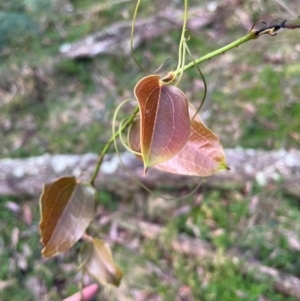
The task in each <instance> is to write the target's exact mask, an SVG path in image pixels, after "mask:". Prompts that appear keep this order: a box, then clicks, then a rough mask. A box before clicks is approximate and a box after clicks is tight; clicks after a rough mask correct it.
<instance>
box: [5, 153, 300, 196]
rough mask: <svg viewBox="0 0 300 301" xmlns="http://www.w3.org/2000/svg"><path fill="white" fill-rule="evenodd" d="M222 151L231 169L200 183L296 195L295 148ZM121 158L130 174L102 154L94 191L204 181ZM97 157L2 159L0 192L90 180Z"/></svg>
mask: <svg viewBox="0 0 300 301" xmlns="http://www.w3.org/2000/svg"><path fill="white" fill-rule="evenodd" d="M225 153H226V157H227V163H228V165H229V167H230V168H231V169H230V170H229V171H224V172H221V173H218V174H215V175H213V176H211V177H209V178H207V179H206V180H205V181H203V185H206V186H208V187H213V188H219V189H243V188H245V187H246V185H248V183H257V184H258V185H261V186H268V188H270V189H272V188H274V189H282V190H283V191H285V192H286V193H289V194H292V195H294V196H300V151H298V150H290V151H285V150H279V151H270V152H267V151H256V150H243V149H228V150H226V151H225ZM121 158H122V160H123V162H124V164H125V165H126V166H127V168H128V169H129V170H130V171H131V174H129V173H128V172H127V171H126V170H124V169H123V168H122V165H121V164H120V162H119V159H118V156H116V155H107V156H106V158H105V160H104V162H103V164H102V166H101V170H100V173H99V175H98V178H97V180H96V187H97V188H98V189H105V190H108V191H111V192H113V193H115V194H117V195H122V196H123V197H125V196H126V195H131V194H132V192H134V191H136V190H137V189H140V186H139V184H138V182H137V181H136V179H133V178H132V175H134V176H135V177H136V178H137V179H138V180H139V181H141V182H142V183H143V184H144V185H147V186H148V187H150V188H151V189H153V188H156V189H163V188H165V187H173V188H175V189H183V188H187V187H193V186H194V185H197V184H198V183H199V181H202V180H203V179H201V178H199V177H190V176H179V175H174V174H170V173H164V172H161V171H158V170H156V169H154V168H152V169H150V170H149V171H148V172H147V175H146V177H144V176H143V166H142V162H141V161H139V160H138V159H136V158H135V157H134V156H133V155H132V154H130V153H127V152H126V153H123V154H122V155H121ZM96 161H97V155H95V154H86V155H49V154H45V155H42V156H39V157H32V158H27V159H1V160H0V195H13V196H20V195H30V196H37V195H39V194H40V193H41V190H42V186H43V184H45V183H47V182H50V181H53V180H54V179H56V178H58V177H61V176H66V175H74V176H76V177H78V178H80V180H82V181H89V179H90V177H91V174H92V172H93V169H94V167H95V164H96Z"/></svg>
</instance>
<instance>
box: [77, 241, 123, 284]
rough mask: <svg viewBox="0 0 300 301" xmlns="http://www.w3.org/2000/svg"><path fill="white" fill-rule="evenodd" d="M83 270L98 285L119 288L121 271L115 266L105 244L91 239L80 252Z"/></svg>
mask: <svg viewBox="0 0 300 301" xmlns="http://www.w3.org/2000/svg"><path fill="white" fill-rule="evenodd" d="M82 261H83V267H82V268H83V270H84V271H85V272H87V273H89V274H90V275H91V276H92V277H94V278H95V279H96V280H97V281H98V282H99V283H100V284H103V285H106V284H113V285H115V286H119V285H120V282H121V279H122V276H123V274H122V272H121V270H120V269H119V268H118V267H117V266H116V265H115V263H114V260H113V257H112V254H111V250H110V247H109V245H108V243H107V242H105V241H104V240H102V239H98V238H91V239H90V241H89V242H87V245H86V246H85V248H84V249H83V252H82Z"/></svg>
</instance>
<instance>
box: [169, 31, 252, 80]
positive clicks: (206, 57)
mask: <svg viewBox="0 0 300 301" xmlns="http://www.w3.org/2000/svg"><path fill="white" fill-rule="evenodd" d="M256 38H257V35H255V34H254V33H253V32H249V33H248V34H247V35H245V36H243V37H242V38H240V39H238V40H236V41H234V42H232V43H230V44H228V45H226V46H224V47H221V48H219V49H217V50H215V51H213V52H210V53H208V54H206V55H204V56H202V57H200V58H199V59H197V60H195V61H193V62H190V63H189V64H187V65H185V66H183V67H182V68H179V69H177V70H176V71H174V72H173V73H172V75H173V76H174V77H176V76H177V75H178V74H180V73H181V72H184V71H186V70H188V69H190V68H192V67H194V66H195V65H198V64H200V63H202V62H204V61H207V60H209V59H211V58H213V57H215V56H217V55H220V54H223V53H225V52H226V51H228V50H230V49H232V48H235V47H238V46H239V45H241V44H243V43H246V42H248V41H250V40H254V39H256Z"/></svg>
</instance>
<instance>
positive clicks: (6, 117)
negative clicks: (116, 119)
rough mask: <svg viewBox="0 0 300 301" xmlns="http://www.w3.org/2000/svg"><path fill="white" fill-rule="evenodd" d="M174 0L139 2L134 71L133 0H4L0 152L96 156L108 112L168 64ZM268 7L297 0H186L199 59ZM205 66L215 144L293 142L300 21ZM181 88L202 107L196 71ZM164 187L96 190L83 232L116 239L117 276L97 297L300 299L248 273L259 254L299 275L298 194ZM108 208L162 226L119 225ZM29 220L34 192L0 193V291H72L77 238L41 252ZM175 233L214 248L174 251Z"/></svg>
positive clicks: (179, 6) (263, 146) (15, 294)
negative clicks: (58, 251)
mask: <svg viewBox="0 0 300 301" xmlns="http://www.w3.org/2000/svg"><path fill="white" fill-rule="evenodd" d="M182 2H183V1H179V0H173V1H172V0H153V1H142V3H141V7H140V11H139V14H138V19H137V24H136V34H135V39H134V46H135V55H136V57H137V59H138V61H139V62H140V64H141V65H142V66H143V67H144V68H145V69H146V70H149V72H143V71H141V70H140V69H139V67H138V66H137V65H136V63H135V62H134V60H133V58H132V56H131V54H130V50H129V41H130V30H131V28H130V25H131V21H132V16H133V11H134V7H135V1H129V0H113V1H108V0H98V1H96V0H22V1H20V0H10V1H6V0H0V159H5V158H12V159H14V158H28V157H34V156H39V155H43V154H45V153H49V154H51V155H54V154H85V153H90V152H91V153H98V152H99V151H100V150H101V148H102V147H103V145H104V144H105V143H106V141H107V139H108V138H109V137H110V136H111V130H110V129H111V119H112V116H113V112H114V109H115V108H116V107H117V106H118V105H119V104H120V103H121V101H122V100H124V99H128V98H133V88H134V86H135V84H136V83H137V82H138V81H139V79H140V78H141V77H143V76H145V75H147V74H149V73H150V72H153V71H154V70H156V69H157V68H158V67H159V66H160V65H161V64H162V63H164V65H163V67H162V69H161V70H160V71H159V73H160V74H162V75H165V74H166V73H167V72H168V71H169V70H172V69H174V68H175V67H176V65H177V59H178V57H177V51H178V42H179V39H180V35H181V31H180V26H181V21H182V13H183V3H182ZM267 14H275V15H277V16H280V17H282V18H287V19H294V18H297V16H298V15H300V7H299V2H298V0H289V1H285V0H265V1H263V0H247V1H243V0H216V1H203V0H197V1H196V0H193V1H192V0H191V1H189V24H188V28H189V29H190V36H191V39H190V41H189V44H188V45H189V47H190V50H191V52H192V54H193V56H194V58H198V57H200V56H202V55H205V54H206V53H208V52H210V51H213V50H215V49H218V48H220V47H221V46H224V45H226V44H227V43H230V42H231V41H234V40H235V39H237V38H239V37H242V36H243V35H245V34H246V33H247V32H248V31H249V30H250V29H251V27H252V25H253V24H254V23H255V22H256V21H257V20H259V19H260V18H261V17H262V16H264V15H267ZM299 22H300V21H299ZM200 67H201V70H202V72H203V74H204V75H205V78H206V81H207V84H208V94H207V99H206V102H205V105H204V108H203V110H202V112H201V116H202V118H203V120H204V121H205V123H206V124H207V126H209V127H210V128H211V129H212V130H213V131H214V132H215V133H216V134H217V135H218V136H219V138H220V140H221V143H222V145H223V146H224V148H236V147H239V148H242V149H255V150H265V151H270V152H272V151H276V150H281V149H284V150H287V151H292V150H299V148H300V102H299V98H300V29H295V30H285V31H283V32H281V33H279V34H278V35H277V36H275V37H271V36H262V37H260V38H259V39H257V40H254V41H251V42H249V43H246V44H243V45H241V46H239V47H238V48H236V49H233V50H231V51H230V52H228V53H225V54H223V55H220V56H218V57H216V58H214V59H211V60H210V61H207V62H205V63H203V64H201V66H200ZM179 87H180V89H182V90H183V91H184V93H185V94H186V95H187V97H188V99H189V101H191V102H192V103H193V104H194V105H195V106H197V105H199V103H200V101H201V99H202V96H203V91H204V85H203V82H202V80H201V78H200V76H199V74H198V72H197V70H196V69H195V70H189V71H188V72H186V73H185V74H184V76H183V78H182V80H181V83H180V85H179ZM134 106H135V102H134V101H132V103H130V105H128V106H125V108H124V110H123V112H122V113H120V115H121V117H120V118H122V116H123V117H125V116H128V115H129V114H130V113H131V111H132V110H133V108H134ZM112 151H113V150H112ZM257 160H259V158H257ZM0 162H1V161H0ZM295 185H300V183H296V182H295ZM191 189H192V188H191V187H186V188H182V189H180V190H179V191H177V192H176V196H182V195H185V194H187V193H188V192H189V191H190V190H191ZM173 190H174V189H173V188H172V187H166V188H165V189H164V190H163V191H157V196H155V195H154V196H153V195H148V194H146V193H145V192H143V191H142V190H138V191H136V192H134V193H133V194H132V195H131V196H130V197H128V196H126V197H124V198H122V196H120V194H119V195H118V196H116V195H115V194H114V193H112V192H110V191H106V190H101V191H99V204H100V205H99V208H98V211H99V212H98V215H99V218H98V219H97V221H98V223H96V225H95V226H93V227H94V228H93V229H92V230H91V231H94V232H95V233H99V235H100V236H102V237H106V238H107V240H108V241H110V242H111V244H112V245H113V249H114V254H115V257H116V262H117V263H118V265H119V266H120V267H121V268H122V269H123V271H124V281H123V282H122V285H121V287H120V288H119V289H114V288H105V289H103V290H101V292H100V293H99V296H98V297H97V298H98V299H97V300H139V301H141V300H172V301H173V300H228V301H233V300H247V301H249V300H259V301H263V300H265V301H267V300H285V301H286V300H300V293H299V291H298V293H299V295H297V291H296V293H295V292H294V293H293V291H292V289H291V290H284V289H281V288H280V287H281V286H280V281H281V280H280V281H279V282H278V279H277V282H276V281H275V279H274V277H273V278H272V277H269V276H270V275H269V276H268V275H267V274H266V273H263V272H262V273H259V272H251V271H249V266H250V267H251V265H254V263H258V264H259V265H260V267H262V266H263V267H265V268H267V267H268V268H270V269H271V270H269V271H270V274H272V273H275V272H280V273H285V274H284V275H285V276H286V275H287V276H288V277H291V278H288V279H289V280H292V279H294V280H295V281H297V278H293V277H300V272H299V271H300V259H299V258H300V256H299V255H300V254H299V251H300V241H299V239H300V237H299V229H300V214H299V207H300V206H299V201H300V197H299V195H297V194H289V193H286V192H285V191H284V190H282V189H280V185H271V186H265V187H262V186H260V185H259V184H258V183H257V182H256V181H254V180H253V181H252V182H247V183H245V186H244V187H243V188H242V189H232V188H230V187H220V188H218V189H216V188H214V189H211V188H210V187H206V186H205V185H204V186H203V187H202V188H201V189H199V190H198V191H197V192H196V193H195V194H194V195H193V196H190V197H187V198H184V199H181V200H171V201H170V200H164V199H163V198H161V197H160V196H159V195H164V196H166V197H167V198H168V197H170V194H171V192H172V191H173ZM116 213H117V214H119V217H120V220H122V218H124V217H126V219H127V220H130V219H132V220H134V221H136V223H135V225H139V224H138V223H139V222H147V223H149V224H147V225H148V226H149V227H150V226H153V227H155V226H157V227H160V228H159V229H160V230H162V231H161V233H162V234H160V235H158V236H155V239H153V237H149V235H148V236H147V235H144V234H143V233H136V231H133V230H132V228H131V229H130V227H129V226H128V225H124V224H123V226H122V227H123V228H122V227H121V226H118V224H117V222H116V221H115V214H116ZM38 220H39V212H38V196H32V195H20V196H14V197H12V196H10V195H0V233H1V235H0V300H4V301H6V300H23V301H25V300H61V299H62V298H63V297H66V296H68V295H70V294H71V293H73V292H75V291H76V290H77V289H78V283H79V282H80V279H81V275H80V273H78V272H77V271H76V266H77V256H76V255H77V252H78V248H77V249H76V247H75V248H74V249H72V250H70V251H69V252H67V254H65V256H61V257H58V258H56V259H51V260H45V259H42V258H41V256H40V250H41V245H40V243H39V234H38ZM147 225H146V228H147ZM149 229H151V228H149ZM149 231H150V230H149ZM153 231H154V232H155V230H153ZM150 232H151V231H150ZM180 235H185V236H183V237H185V238H188V239H190V240H188V242H189V243H190V244H193V243H194V242H195V241H197V242H201V243H203V244H204V245H202V247H203V250H209V251H208V253H210V256H204V257H203V258H200V257H201V256H200V257H199V256H198V253H201V252H200V251H199V250H200V249H199V248H200V247H201V246H200V245H196V249H195V250H194V253H193V252H183V251H182V250H181V249H180V248H177V249H176V248H174V241H175V242H176V241H177V240H178V237H179V236H180ZM150 236H151V235H150ZM180 237H181V236H180ZM176 239H177V240H176ZM177 242H178V241H177ZM172 246H173V247H172ZM190 247H191V246H190ZM197 250H198V251H197ZM237 254H238V255H237ZM236 258H238V259H237V260H234V259H236ZM240 258H243V260H245V262H246V266H245V263H241V260H240ZM247 262H248V264H247ZM272 269H274V270H272ZM260 274H261V275H260ZM279 279H281V278H279ZM84 281H88V279H87V278H84ZM282 281H283V280H282ZM299 283H300V282H299Z"/></svg>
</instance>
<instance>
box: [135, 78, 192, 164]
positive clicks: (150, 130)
mask: <svg viewBox="0 0 300 301" xmlns="http://www.w3.org/2000/svg"><path fill="white" fill-rule="evenodd" d="M134 93H135V96H136V98H137V101H138V103H139V107H140V116H141V123H140V141H141V153H142V158H143V162H144V166H145V169H147V168H148V167H150V166H153V165H155V164H158V163H161V162H164V161H167V160H169V159H170V158H172V157H173V156H175V155H176V154H177V153H178V152H179V151H180V150H181V149H182V148H183V147H184V145H185V144H186V142H187V140H188V138H189V135H190V120H189V114H188V103H187V99H186V97H185V95H184V94H183V93H182V91H180V90H179V89H178V88H176V87H174V86H170V85H166V84H165V83H163V82H162V81H161V80H160V76H159V75H150V76H147V77H145V78H143V79H141V80H140V81H139V82H138V84H137V85H136V87H135V89H134Z"/></svg>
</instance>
